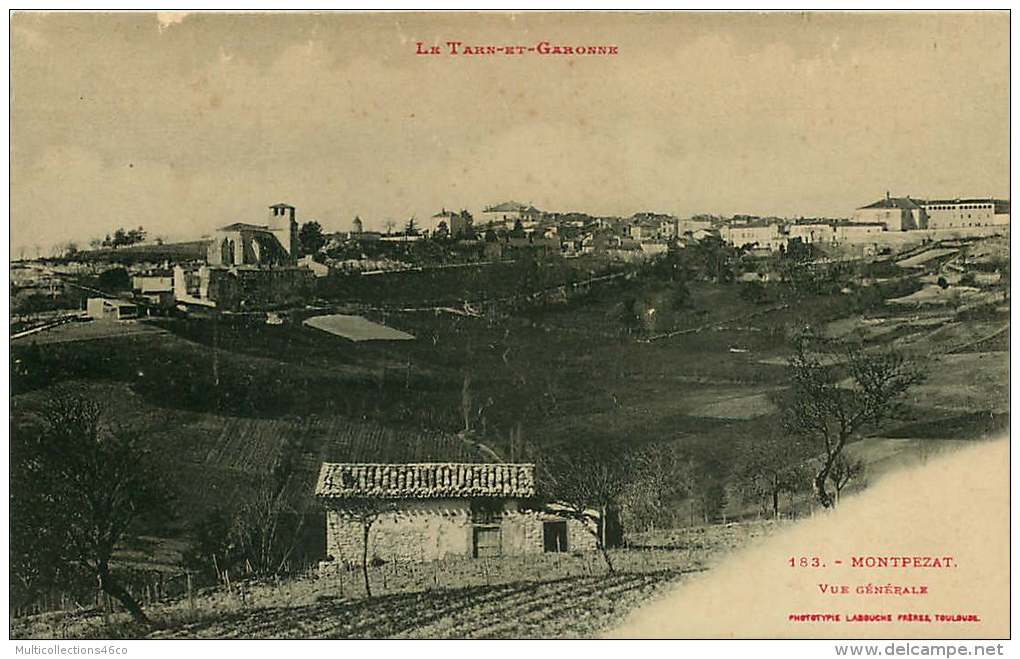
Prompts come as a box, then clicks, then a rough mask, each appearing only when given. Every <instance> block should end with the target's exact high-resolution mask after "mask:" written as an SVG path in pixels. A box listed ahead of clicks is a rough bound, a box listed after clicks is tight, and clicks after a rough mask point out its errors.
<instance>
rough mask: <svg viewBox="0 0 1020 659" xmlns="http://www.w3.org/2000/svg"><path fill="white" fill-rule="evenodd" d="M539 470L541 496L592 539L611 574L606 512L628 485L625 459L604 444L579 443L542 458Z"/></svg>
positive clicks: (629, 467) (607, 444)
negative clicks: (592, 536) (557, 505)
mask: <svg viewBox="0 0 1020 659" xmlns="http://www.w3.org/2000/svg"><path fill="white" fill-rule="evenodd" d="M539 466H540V471H539V479H540V480H539V487H540V491H541V492H542V494H543V495H544V496H545V497H546V498H548V499H550V500H552V501H554V502H555V503H558V504H560V505H562V506H563V507H564V508H565V509H564V511H563V512H564V513H565V514H566V515H568V516H570V517H572V518H573V519H576V520H578V521H579V522H581V523H582V525H583V526H584V528H585V529H587V530H588V532H589V533H591V534H592V535H594V536H595V545H596V547H597V548H598V550H599V552H601V553H602V558H603V559H605V561H606V567H607V568H608V570H609V572H613V571H614V568H613V562H612V560H611V559H610V557H609V551H608V547H607V522H608V519H609V512H610V510H612V509H613V508H614V507H615V506H616V505H617V503H618V502H619V500H620V498H621V496H622V495H623V494H624V492H625V491H626V489H627V486H628V485H629V483H630V477H631V460H630V459H629V456H628V455H627V454H626V452H625V451H622V450H621V449H620V447H614V446H611V445H610V444H609V443H608V442H606V441H591V442H581V443H578V444H574V445H572V446H570V447H568V448H565V449H563V450H561V451H559V452H556V453H551V454H548V455H546V456H545V457H544V458H543V459H541V460H540V462H539Z"/></svg>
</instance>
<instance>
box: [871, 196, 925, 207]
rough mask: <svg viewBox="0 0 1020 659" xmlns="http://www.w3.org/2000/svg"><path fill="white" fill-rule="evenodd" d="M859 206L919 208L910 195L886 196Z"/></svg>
mask: <svg viewBox="0 0 1020 659" xmlns="http://www.w3.org/2000/svg"><path fill="white" fill-rule="evenodd" d="M861 208H862V209H863V208H899V209H901V210H914V209H917V208H920V206H918V205H917V204H916V203H914V200H913V199H911V198H910V197H887V198H885V199H880V200H878V201H876V202H875V203H873V204H868V205H867V206H861Z"/></svg>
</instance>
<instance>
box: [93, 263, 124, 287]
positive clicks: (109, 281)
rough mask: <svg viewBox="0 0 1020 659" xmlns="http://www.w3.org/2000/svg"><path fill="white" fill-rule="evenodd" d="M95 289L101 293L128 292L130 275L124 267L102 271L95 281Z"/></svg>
mask: <svg viewBox="0 0 1020 659" xmlns="http://www.w3.org/2000/svg"><path fill="white" fill-rule="evenodd" d="M96 287H97V288H99V289H100V290H103V291H129V290H131V275H130V274H129V273H128V271H127V268H124V267H116V268H110V269H108V270H103V271H102V272H101V273H99V277H98V278H97V279H96Z"/></svg>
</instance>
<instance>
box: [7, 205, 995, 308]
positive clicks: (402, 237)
mask: <svg viewBox="0 0 1020 659" xmlns="http://www.w3.org/2000/svg"><path fill="white" fill-rule="evenodd" d="M1009 212H1010V211H1009V202H1008V201H1005V200H1001V199H990V198H967V199H930V200H922V199H914V198H911V197H893V196H891V195H889V194H888V193H887V194H886V196H885V197H884V198H882V199H879V200H878V201H875V202H874V203H870V204H867V205H864V206H862V207H860V208H858V209H856V210H854V211H853V213H852V215H851V216H850V217H848V218H803V217H801V218H796V219H792V218H778V217H761V216H755V215H734V216H731V217H722V216H714V215H694V216H691V217H686V218H679V217H676V216H673V215H670V214H667V213H656V212H639V213H635V214H633V215H631V216H630V217H599V216H592V215H589V214H587V213H581V212H556V211H545V210H539V209H538V208H535V207H534V206H533V205H531V204H524V203H519V202H516V201H507V202H503V203H499V204H494V205H491V206H487V207H485V208H484V209H483V210H482V211H481V212H480V213H479V214H478V215H479V217H478V218H476V217H475V216H474V215H473V214H472V213H471V212H469V211H467V210H457V211H455V210H448V209H446V208H443V209H441V210H440V211H438V212H437V213H435V214H434V215H433V216H431V217H429V218H427V219H422V220H419V219H417V218H412V219H410V220H408V221H407V222H406V223H403V224H400V225H398V223H396V222H392V221H386V222H385V230H368V229H366V228H365V225H366V222H365V221H364V220H362V218H360V217H357V216H356V217H354V219H353V220H352V223H351V226H350V228H349V230H346V231H334V232H328V231H326V230H325V229H324V228H323V227H322V226H321V225H320V224H319V223H318V222H317V221H316V220H314V219H308V220H306V221H304V222H302V221H301V220H300V219H299V217H298V211H297V208H295V207H294V206H292V205H290V204H287V203H276V204H273V205H271V206H269V207H268V209H267V211H266V212H265V214H264V216H263V217H262V218H260V219H254V218H253V219H251V220H250V221H238V222H232V223H230V224H227V225H224V226H222V227H219V228H217V229H216V230H215V231H213V232H212V233H211V234H209V235H206V236H203V237H201V238H199V239H196V240H193V241H188V242H183V243H164V242H162V241H160V242H158V243H150V242H146V241H145V240H144V232H142V233H141V234H140V238H139V239H138V241H137V242H134V243H131V244H128V245H121V246H118V247H110V248H102V247H100V248H99V249H91V250H78V249H77V247H73V246H72V248H71V249H69V250H66V251H64V253H61V254H59V255H57V256H55V257H54V258H50V259H42V260H41V261H40V262H41V263H45V264H46V265H47V267H48V269H49V270H50V275H51V277H47V276H46V275H45V274H44V273H42V272H41V271H39V270H38V268H35V269H34V271H33V269H31V268H30V269H29V270H28V271H26V272H25V273H23V275H24V276H23V277H16V281H15V300H14V302H15V304H14V309H15V313H16V315H24V314H22V313H20V312H27V313H28V314H31V313H32V312H33V311H36V310H37V309H36V307H47V306H50V307H53V306H54V305H52V304H51V305H47V304H46V303H45V301H43V300H41V299H40V296H38V295H36V296H35V300H34V301H33V302H34V304H33V302H25V298H26V296H28V295H30V294H31V293H33V292H38V291H39V290H43V291H45V290H50V291H52V289H53V281H51V279H52V276H56V275H59V276H63V275H67V274H72V275H73V274H75V273H78V272H82V271H83V270H87V271H89V272H95V271H96V270H97V269H102V268H104V267H109V268H115V267H116V268H124V269H126V273H127V275H128V276H129V278H130V287H129V288H128V287H120V288H119V290H107V289H103V288H102V287H97V288H96V290H95V293H96V295H97V296H98V295H100V294H103V293H110V295H108V296H106V301H105V302H100V301H96V302H93V303H92V304H93V306H92V307H91V311H89V313H90V314H92V315H94V314H95V313H103V314H107V315H109V314H114V315H116V316H117V317H121V315H123V317H133V316H135V315H137V314H151V313H160V311H161V310H166V309H170V308H174V307H176V308H178V309H179V310H181V311H186V310H187V309H190V308H193V307H199V308H202V307H204V308H218V309H221V310H226V311H239V310H256V309H271V308H276V307H280V306H286V305H288V304H298V305H300V304H302V303H305V302H309V301H311V300H313V299H314V298H315V297H316V291H317V289H316V283H315V282H316V280H318V279H323V278H329V277H331V276H340V275H351V274H359V275H369V276H370V275H378V274H383V273H393V272H400V271H413V270H419V269H423V268H425V269H433V268H444V267H459V266H467V265H484V264H491V263H498V262H510V261H513V260H514V259H515V258H516V257H518V256H521V255H525V256H527V257H528V258H535V257H539V258H543V259H547V258H551V257H562V258H565V259H572V258H578V257H582V256H584V257H587V258H588V259H589V260H590V261H592V262H597V263H600V264H601V265H602V267H603V268H605V269H611V268H613V267H620V266H626V265H634V264H640V263H647V262H649V261H653V260H655V259H657V258H660V257H662V256H664V255H666V254H667V253H668V252H670V251H671V250H672V251H677V250H684V249H687V248H689V247H692V246H697V245H698V244H699V243H713V242H718V243H720V244H724V245H728V246H730V247H732V248H735V249H738V250H740V251H741V252H742V253H743V254H744V255H746V257H747V258H748V259H749V260H752V261H753V260H757V261H759V262H761V263H765V262H767V261H768V259H770V258H773V259H774V258H776V257H779V256H783V255H786V254H787V253H793V254H809V255H812V256H813V257H815V258H818V257H825V258H837V259H840V258H857V259H861V258H868V257H877V256H883V255H886V256H887V255H889V254H893V253H896V252H900V251H903V250H906V249H909V248H911V247H916V246H917V245H921V244H927V243H933V242H938V241H941V240H954V239H961V238H978V237H983V236H991V235H997V234H1001V233H1002V232H1004V231H1005V232H1008V228H1009ZM108 239H109V237H108ZM767 269H768V268H757V270H767ZM763 275H764V273H763ZM110 276H112V275H110ZM108 278H109V277H108ZM19 280H20V281H19ZM123 281H127V279H123ZM21 284H24V286H22V285H21ZM320 288H321V287H320ZM19 294H20V296H19ZM81 307H82V308H83V309H85V308H86V307H87V305H81ZM51 310H52V309H42V308H40V309H38V311H51ZM100 310H101V311H100Z"/></svg>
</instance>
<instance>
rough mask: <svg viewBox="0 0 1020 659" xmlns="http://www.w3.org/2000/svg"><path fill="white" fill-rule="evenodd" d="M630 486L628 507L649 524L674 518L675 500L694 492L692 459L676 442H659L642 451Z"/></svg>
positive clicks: (666, 522) (664, 523)
mask: <svg viewBox="0 0 1020 659" xmlns="http://www.w3.org/2000/svg"><path fill="white" fill-rule="evenodd" d="M632 469H633V479H632V480H631V482H630V484H629V486H628V488H627V500H628V503H629V506H628V508H629V509H630V513H631V515H632V517H633V518H635V519H637V520H640V521H641V522H642V523H643V524H644V525H645V526H646V527H648V526H654V525H656V524H658V525H659V526H660V528H665V527H667V526H668V525H670V523H671V522H672V515H671V514H670V511H671V509H672V508H671V506H672V504H673V503H674V502H675V501H676V500H677V499H680V498H682V497H684V496H686V495H688V494H689V493H690V490H691V473H690V470H691V462H690V460H689V459H688V458H687V457H686V456H685V455H683V454H682V453H681V452H680V451H679V450H678V449H677V448H676V447H675V446H673V445H669V444H664V443H661V442H656V443H654V444H651V445H649V446H647V447H645V448H644V449H641V450H640V451H638V452H637V453H636V454H635V455H634V458H633V462H632Z"/></svg>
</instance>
